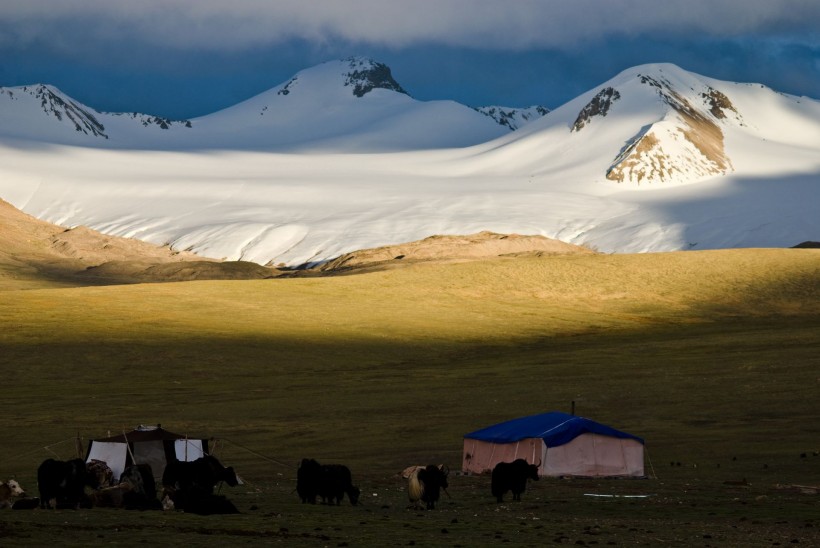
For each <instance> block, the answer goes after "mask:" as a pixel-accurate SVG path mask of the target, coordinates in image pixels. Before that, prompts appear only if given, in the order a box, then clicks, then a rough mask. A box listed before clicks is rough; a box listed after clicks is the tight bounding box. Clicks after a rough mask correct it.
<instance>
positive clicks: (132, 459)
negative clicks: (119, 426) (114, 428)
mask: <svg viewBox="0 0 820 548" xmlns="http://www.w3.org/2000/svg"><path fill="white" fill-rule="evenodd" d="M122 437H123V438H124V439H125V447H126V448H127V449H128V454H129V455H131V464H137V460H136V459H135V458H134V452H133V451H131V443H130V442H129V441H128V436H127V435H125V430H123V431H122Z"/></svg>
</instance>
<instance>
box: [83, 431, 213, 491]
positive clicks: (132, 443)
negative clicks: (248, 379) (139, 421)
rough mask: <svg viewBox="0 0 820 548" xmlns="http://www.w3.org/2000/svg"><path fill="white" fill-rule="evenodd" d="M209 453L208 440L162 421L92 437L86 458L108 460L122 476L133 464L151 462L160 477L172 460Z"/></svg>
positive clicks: (197, 456) (158, 477)
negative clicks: (171, 429)
mask: <svg viewBox="0 0 820 548" xmlns="http://www.w3.org/2000/svg"><path fill="white" fill-rule="evenodd" d="M207 453H208V440H205V439H195V438H189V437H187V436H183V435H180V434H174V433H173V432H169V431H168V430H164V429H163V428H161V427H160V425H156V426H143V425H140V426H138V427H137V428H136V429H134V430H131V431H130V432H123V433H122V434H120V435H118V436H111V437H108V438H100V439H95V440H91V441H90V442H89V443H88V452H87V453H86V458H85V461H86V462H90V461H91V460H92V459H95V460H101V461H103V462H105V463H106V464H107V465H108V467H109V468H111V470H112V471H113V472H114V478H115V479H119V477H120V475H121V474H122V472H123V470H125V467H126V466H128V465H130V464H149V465H150V466H151V471H152V472H153V473H154V478H155V479H156V480H157V481H160V480H161V479H162V473H163V472H164V471H165V465H166V464H167V463H168V462H169V461H173V460H179V461H192V460H196V459H198V458H200V457H203V456H205V454H207Z"/></svg>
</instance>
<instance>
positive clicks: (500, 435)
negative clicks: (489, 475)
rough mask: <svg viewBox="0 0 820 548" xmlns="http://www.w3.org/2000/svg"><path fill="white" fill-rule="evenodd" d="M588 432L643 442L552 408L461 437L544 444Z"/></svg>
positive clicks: (561, 443) (555, 444)
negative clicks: (539, 440)
mask: <svg viewBox="0 0 820 548" xmlns="http://www.w3.org/2000/svg"><path fill="white" fill-rule="evenodd" d="M587 432H590V433H592V434H601V435H602V436H612V437H615V438H629V439H633V440H637V441H639V442H641V443H643V439H642V438H639V437H638V436H633V435H632V434H628V433H626V432H621V431H620V430H615V429H614V428H611V427H609V426H606V425H604V424H600V423H597V422H595V421H593V420H590V419H585V418H583V417H578V416H576V415H570V414H568V413H561V412H559V411H553V412H552V413H541V414H540V415H531V416H529V417H521V418H518V419H513V420H511V421H507V422H502V423H499V424H496V425H495V426H489V427H487V428H482V429H481V430H476V431H475V432H470V433H469V434H465V435H464V437H465V438H471V439H476V440H481V441H489V442H494V443H512V442H515V441H519V440H522V439H525V438H542V439H543V440H544V443H546V444H547V447H557V446H559V445H564V444H565V443H569V442H571V441H572V440H574V439H575V438H577V437H578V436H580V435H581V434H586V433H587Z"/></svg>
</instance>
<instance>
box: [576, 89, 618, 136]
mask: <svg viewBox="0 0 820 548" xmlns="http://www.w3.org/2000/svg"><path fill="white" fill-rule="evenodd" d="M620 98H621V94H620V93H618V90H616V89H615V88H604V89H602V90H601V91H599V92H598V94H597V95H595V97H593V98H592V100H591V101H590V102H589V103H587V104H586V106H585V107H584V108H582V109H581V112H579V113H578V117H577V118H576V119H575V123H574V124H572V131H581V129H582V128H583V127H584V126H585V125H587V124H588V123H589V122H590V121H591V120H592V118H594V117H595V116H606V115H607V113H608V112H609V109H610V108H611V107H612V103H614V102H615V101H617V100H618V99H620Z"/></svg>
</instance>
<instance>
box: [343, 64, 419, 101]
mask: <svg viewBox="0 0 820 548" xmlns="http://www.w3.org/2000/svg"><path fill="white" fill-rule="evenodd" d="M347 61H348V63H349V66H350V71H349V72H348V73H347V76H346V78H345V83H344V85H345V86H352V87H353V95H355V96H356V97H364V96H365V95H366V94H368V93H370V92H371V91H373V90H374V89H387V90H390V91H395V92H398V93H403V94H405V95H408V93H407V92H406V91H405V90H404V88H402V87H401V85H399V83H398V82H396V80H394V79H393V75H392V74H391V73H390V67H388V66H387V65H385V64H384V63H377V62H376V61H373V60H371V59H363V58H359V57H353V58H350V59H348V60H347Z"/></svg>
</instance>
